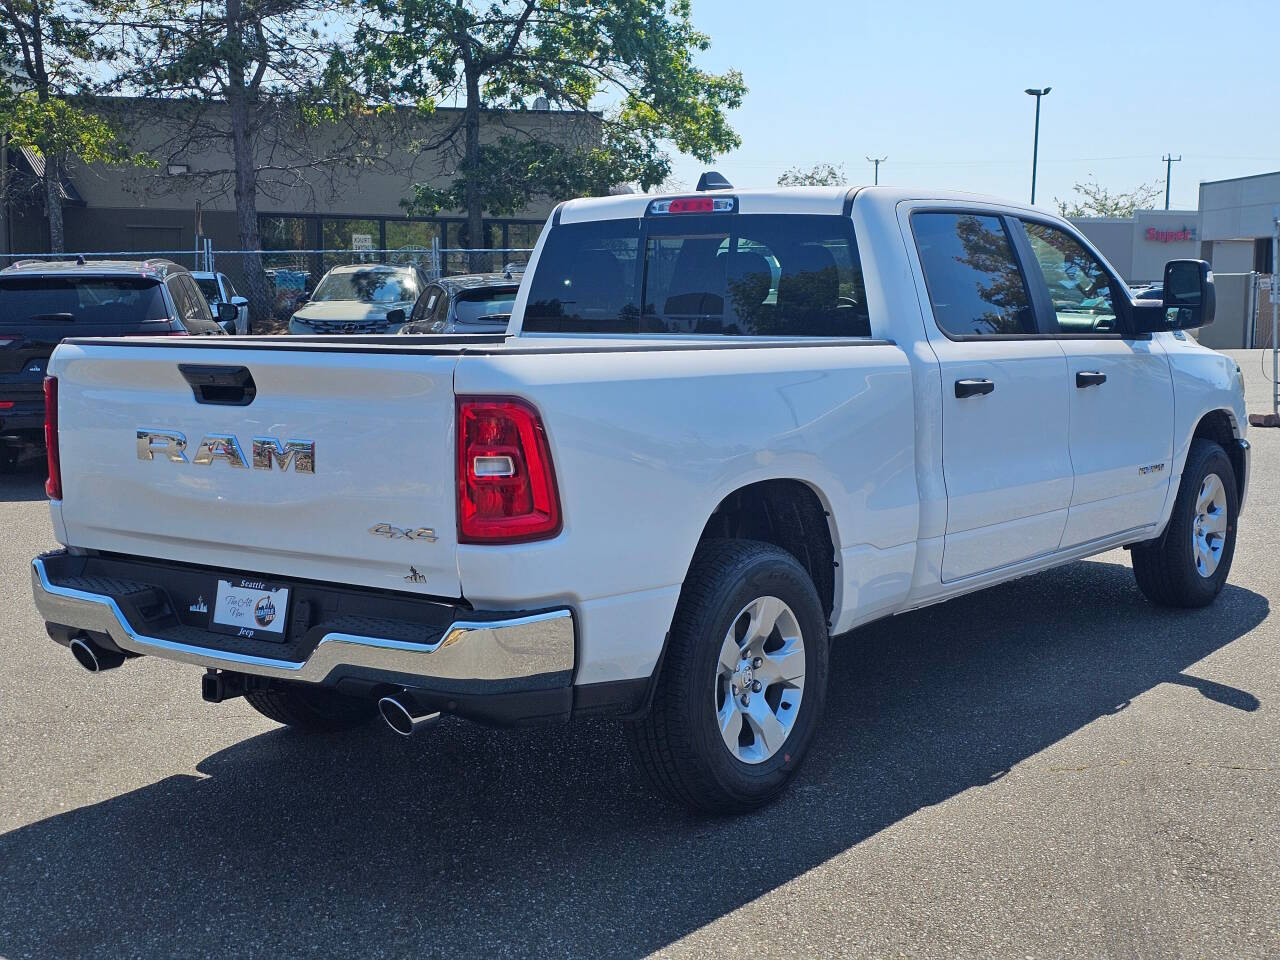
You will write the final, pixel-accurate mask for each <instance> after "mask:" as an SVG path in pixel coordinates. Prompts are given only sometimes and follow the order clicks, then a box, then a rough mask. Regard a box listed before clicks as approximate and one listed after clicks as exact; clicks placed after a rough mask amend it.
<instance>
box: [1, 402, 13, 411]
mask: <svg viewBox="0 0 1280 960" xmlns="http://www.w3.org/2000/svg"><path fill="white" fill-rule="evenodd" d="M12 409H13V401H12V400H0V410H12Z"/></svg>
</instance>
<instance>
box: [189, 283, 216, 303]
mask: <svg viewBox="0 0 1280 960" xmlns="http://www.w3.org/2000/svg"><path fill="white" fill-rule="evenodd" d="M195 281H196V286H197V287H199V288H200V292H201V293H203V294H204V298H205V299H206V300H208V301H209V302H210V303H217V302H218V301H219V300H221V299H222V294H221V293H220V292H219V291H218V281H217V280H215V279H214V278H213V277H196V278H195Z"/></svg>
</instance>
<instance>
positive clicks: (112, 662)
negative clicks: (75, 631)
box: [71, 633, 124, 673]
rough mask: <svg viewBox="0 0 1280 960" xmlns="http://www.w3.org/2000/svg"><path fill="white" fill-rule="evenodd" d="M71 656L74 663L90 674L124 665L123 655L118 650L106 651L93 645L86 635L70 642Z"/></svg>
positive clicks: (81, 635)
mask: <svg viewBox="0 0 1280 960" xmlns="http://www.w3.org/2000/svg"><path fill="white" fill-rule="evenodd" d="M71 655H72V656H73V657H75V658H76V663H78V664H80V666H82V667H84V668H85V669H86V670H88V671H89V672H90V673H101V672H102V671H103V670H110V669H112V668H113V667H118V666H120V664H122V663H124V654H123V653H121V652H120V651H118V650H106V649H104V648H103V647H100V646H98V644H96V643H94V642H93V641H92V640H91V639H90V638H89V636H88V635H87V634H83V633H82V634H80V635H79V636H77V637H76V638H74V639H73V640H72V641H71Z"/></svg>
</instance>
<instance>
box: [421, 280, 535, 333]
mask: <svg viewBox="0 0 1280 960" xmlns="http://www.w3.org/2000/svg"><path fill="white" fill-rule="evenodd" d="M519 292H520V278H519V277H518V276H513V275H512V274H510V273H473V274H466V275H464V276H460V277H442V278H441V279H439V280H433V281H432V282H431V283H429V284H428V285H427V289H426V290H424V291H422V296H420V297H419V298H418V302H417V303H416V304H414V307H413V313H411V314H410V315H409V322H408V323H406V324H405V325H404V326H403V327H401V328H400V332H401V333H405V334H409V333H502V332H504V331H505V330H506V329H507V324H508V323H509V322H510V320H511V308H512V307H513V306H515V302H516V294H517V293H519Z"/></svg>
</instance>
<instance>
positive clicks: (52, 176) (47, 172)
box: [44, 156, 66, 253]
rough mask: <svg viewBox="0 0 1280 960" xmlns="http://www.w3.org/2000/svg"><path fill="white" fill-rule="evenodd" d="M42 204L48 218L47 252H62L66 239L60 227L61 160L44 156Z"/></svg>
mask: <svg viewBox="0 0 1280 960" xmlns="http://www.w3.org/2000/svg"><path fill="white" fill-rule="evenodd" d="M44 205H45V212H46V215H47V217H48V220H49V252H50V253H62V252H63V251H64V250H65V249H66V240H65V238H64V234H63V229H62V161H61V159H60V158H58V157H52V156H46V157H45V158H44Z"/></svg>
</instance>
